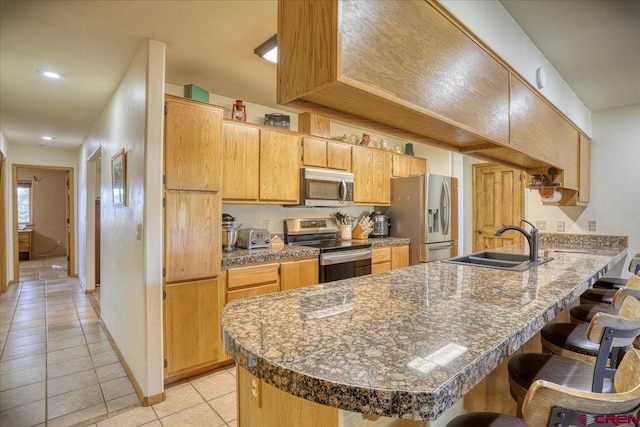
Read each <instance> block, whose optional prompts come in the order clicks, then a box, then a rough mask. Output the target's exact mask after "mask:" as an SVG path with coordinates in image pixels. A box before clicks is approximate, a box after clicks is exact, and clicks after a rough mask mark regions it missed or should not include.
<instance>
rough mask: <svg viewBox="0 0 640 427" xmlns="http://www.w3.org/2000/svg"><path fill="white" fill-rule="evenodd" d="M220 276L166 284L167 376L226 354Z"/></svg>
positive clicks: (216, 359)
mask: <svg viewBox="0 0 640 427" xmlns="http://www.w3.org/2000/svg"><path fill="white" fill-rule="evenodd" d="M218 286H219V283H218V279H210V280H202V281H197V282H187V283H177V284H171V285H166V286H165V292H166V298H165V300H164V337H165V360H166V361H167V365H166V368H165V379H171V378H174V377H179V376H181V374H184V373H187V372H190V371H193V370H197V369H198V368H202V367H206V366H207V365H210V364H213V363H216V362H218V361H219V358H221V357H222V355H223V351H222V347H221V346H222V339H221V328H220V313H219V308H218V303H219V301H218V298H219V297H218V295H219V289H218Z"/></svg>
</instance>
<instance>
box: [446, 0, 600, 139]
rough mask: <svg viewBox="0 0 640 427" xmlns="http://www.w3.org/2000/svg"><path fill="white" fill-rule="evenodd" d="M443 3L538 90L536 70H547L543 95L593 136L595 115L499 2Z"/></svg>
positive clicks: (463, 0)
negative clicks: (592, 119) (593, 115)
mask: <svg viewBox="0 0 640 427" xmlns="http://www.w3.org/2000/svg"><path fill="white" fill-rule="evenodd" d="M440 2H441V3H442V5H443V6H444V7H445V8H447V10H449V12H451V13H452V14H453V15H454V16H455V17H456V18H458V19H459V20H460V21H461V22H462V23H463V24H464V25H465V26H467V27H468V28H469V29H470V30H471V31H472V32H473V33H474V34H475V35H476V36H477V37H478V38H479V39H480V40H482V41H483V42H484V43H486V44H487V45H488V46H489V47H491V49H492V50H493V51H495V52H496V53H497V54H498V55H499V56H500V57H501V58H502V59H504V60H505V61H506V62H507V63H508V64H509V65H510V66H511V67H512V68H513V69H514V70H516V71H517V72H518V73H520V75H521V76H522V77H524V78H525V79H526V80H527V81H528V82H529V83H531V84H532V85H533V86H534V87H537V86H536V84H535V82H536V69H537V68H538V67H543V68H544V69H545V72H546V75H547V86H546V87H545V88H544V89H541V90H540V92H541V93H542V95H544V96H545V97H546V98H547V99H548V100H549V101H551V103H553V104H554V105H555V106H556V107H557V108H558V109H559V110H560V111H562V112H563V113H564V114H565V115H566V116H567V117H569V118H570V119H571V120H572V121H573V122H574V123H575V125H576V126H578V127H579V128H580V129H582V131H583V132H584V133H585V134H587V135H588V136H591V134H592V132H591V112H590V111H589V110H588V109H587V107H585V106H584V104H583V103H582V101H581V100H580V99H579V98H578V97H577V95H576V94H575V93H574V92H573V90H572V89H571V88H570V87H569V85H567V83H566V82H565V81H564V79H563V78H562V76H560V74H559V73H558V71H557V70H556V69H555V67H554V66H553V65H552V64H551V63H550V62H549V61H548V60H547V58H546V57H545V56H544V55H543V54H542V52H540V50H539V49H538V47H537V46H536V45H535V44H534V43H533V42H532V41H531V39H530V38H529V36H527V34H526V33H525V32H524V30H522V28H520V26H519V25H518V24H517V23H516V21H515V20H514V19H513V17H511V15H509V13H508V12H507V11H506V9H505V8H504V7H503V6H502V4H500V2H499V1H497V0H484V1H478V0H441V1H440Z"/></svg>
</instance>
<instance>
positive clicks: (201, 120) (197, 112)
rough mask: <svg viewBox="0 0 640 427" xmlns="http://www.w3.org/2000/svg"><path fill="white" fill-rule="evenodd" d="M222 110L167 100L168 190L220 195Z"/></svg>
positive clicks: (211, 106) (169, 97)
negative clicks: (215, 192)
mask: <svg viewBox="0 0 640 427" xmlns="http://www.w3.org/2000/svg"><path fill="white" fill-rule="evenodd" d="M221 134H222V108H220V107H216V106H214V105H209V104H205V103H201V102H197V101H190V100H186V99H184V98H177V97H172V96H170V95H167V96H166V99H165V135H164V138H165V156H164V161H165V168H164V173H165V177H166V184H165V188H166V189H168V190H201V191H220V188H221V170H220V169H221V164H220V161H221V156H220V139H221Z"/></svg>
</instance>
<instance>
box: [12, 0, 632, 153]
mask: <svg viewBox="0 0 640 427" xmlns="http://www.w3.org/2000/svg"><path fill="white" fill-rule="evenodd" d="M502 3H503V4H504V6H505V7H506V8H507V10H508V11H509V12H510V13H511V14H512V16H514V18H515V19H516V21H518V23H519V24H520V25H521V26H522V27H523V29H524V30H525V31H526V32H527V33H528V34H529V36H530V37H531V38H532V39H533V41H534V42H535V43H536V44H537V45H538V47H539V48H540V49H541V50H542V51H543V52H544V53H545V55H546V56H547V58H548V59H549V60H550V61H551V62H552V63H553V64H554V65H555V66H556V68H557V69H558V71H559V72H560V74H562V75H563V76H564V78H565V80H566V81H567V82H568V84H569V85H570V86H571V87H572V88H573V89H574V90H575V91H576V93H577V94H578V96H579V97H580V98H581V99H582V100H583V101H584V102H585V104H586V105H587V107H588V108H589V109H591V110H592V111H598V110H601V109H607V108H612V107H616V106H622V105H629V104H635V103H639V102H640V81H639V77H638V76H639V75H640V46H639V43H640V1H639V0H630V1H623V0H617V1H607V0H564V1H547V0H531V1H527V0H502ZM276 27H277V1H276V0H254V1H239V0H230V1H227V0H216V1H173V0H164V1H148V0H141V1H140V0H130V1H88V0H82V1H80V0H71V1H67V0H64V1H63V0H49V1H41V0H37V1H29V0H1V1H0V129H1V130H2V131H3V132H4V134H5V136H6V137H7V139H8V140H9V142H10V143H13V144H33V145H42V144H47V145H51V146H53V147H57V148H70V149H75V148H77V147H78V146H79V145H80V144H81V143H82V141H83V140H84V138H85V136H86V135H87V133H88V132H89V129H90V128H91V126H92V124H93V123H94V122H95V120H96V118H97V117H98V115H99V114H100V112H101V111H102V109H103V108H104V106H105V105H106V103H107V101H108V100H109V98H110V96H111V94H112V93H113V91H114V89H115V88H116V87H117V85H118V82H119V80H120V79H121V78H122V76H123V75H124V72H125V71H126V69H127V67H128V65H129V63H130V62H131V60H132V59H133V57H134V55H135V52H136V50H137V49H138V48H139V47H140V45H141V44H142V41H143V40H144V39H147V38H150V39H154V40H159V41H162V42H165V43H166V44H167V67H166V81H167V82H169V83H173V84H177V85H184V84H188V83H196V84H197V85H198V86H200V87H202V88H203V89H205V90H207V91H209V92H212V93H217V94H219V95H224V96H228V97H232V98H239V99H243V100H246V101H250V102H254V103H258V104H263V105H266V106H271V107H275V106H276V102H275V99H276V97H275V85H276V67H275V65H274V64H271V63H269V62H267V61H265V60H262V59H260V58H258V57H257V56H256V55H254V54H253V49H254V48H255V47H257V46H258V45H259V44H261V43H262V42H263V41H265V40H267V39H268V38H269V37H271V36H272V35H273V34H275V32H276ZM38 68H53V69H56V70H59V71H60V72H62V73H64V74H65V75H66V76H67V78H66V79H64V80H62V81H45V80H43V79H42V78H41V77H40V76H39V75H38V74H37V73H36V69H38ZM44 134H51V135H54V136H55V137H56V140H55V141H54V142H53V143H46V142H44V141H42V140H41V139H40V136H41V135H44Z"/></svg>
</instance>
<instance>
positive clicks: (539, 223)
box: [536, 219, 547, 230]
mask: <svg viewBox="0 0 640 427" xmlns="http://www.w3.org/2000/svg"><path fill="white" fill-rule="evenodd" d="M536 228H537V229H538V230H546V229H547V221H546V220H544V219H537V220H536Z"/></svg>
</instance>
